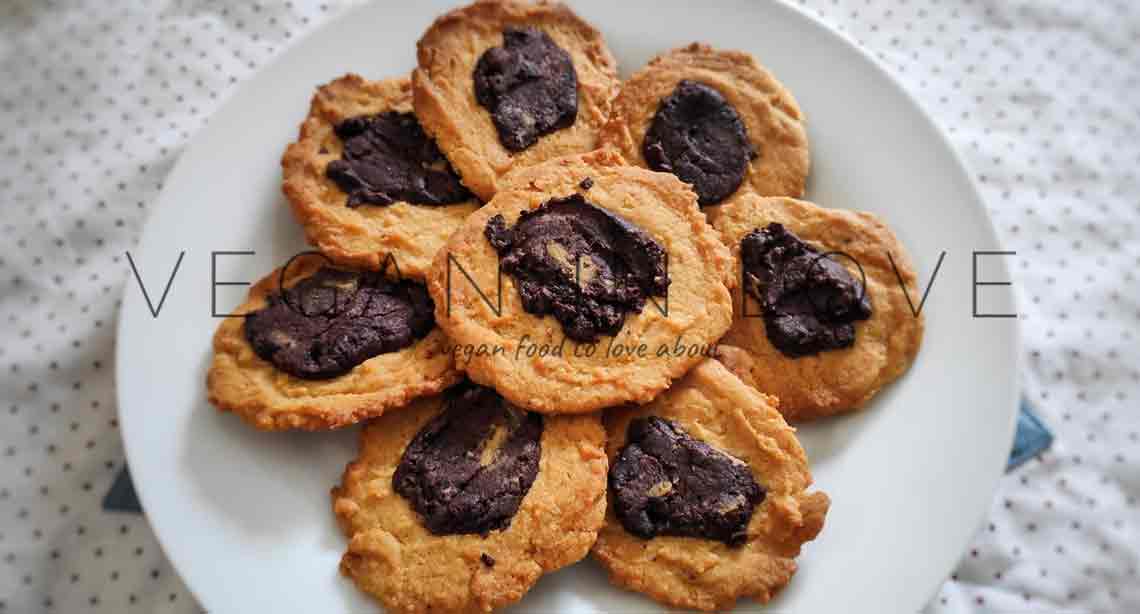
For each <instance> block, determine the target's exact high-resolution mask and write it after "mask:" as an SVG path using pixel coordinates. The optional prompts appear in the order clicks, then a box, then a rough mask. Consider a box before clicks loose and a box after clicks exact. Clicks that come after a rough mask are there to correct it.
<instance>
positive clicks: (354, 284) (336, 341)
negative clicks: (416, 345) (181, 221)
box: [245, 267, 435, 379]
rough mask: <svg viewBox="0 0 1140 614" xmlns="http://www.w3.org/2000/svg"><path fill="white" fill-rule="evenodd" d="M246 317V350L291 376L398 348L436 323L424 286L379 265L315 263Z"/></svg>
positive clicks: (320, 373)
mask: <svg viewBox="0 0 1140 614" xmlns="http://www.w3.org/2000/svg"><path fill="white" fill-rule="evenodd" d="M267 301H268V304H267V305H266V306H265V307H262V308H261V309H258V310H257V311H254V312H252V313H250V314H249V315H248V316H247V317H246V319H245V338H246V339H247V340H248V341H249V343H250V345H252V346H253V351H254V352H256V353H257V355H258V356H260V357H261V358H263V359H265V360H267V361H269V362H271V363H273V366H275V367H277V368H278V369H280V370H282V371H284V372H286V373H288V374H290V375H294V376H296V377H301V378H305V379H325V378H330V377H336V376H338V375H343V374H345V373H348V372H349V371H351V370H352V368H353V367H355V366H356V365H358V364H360V363H362V362H364V361H365V360H368V359H369V358H372V357H373V356H376V355H379V354H384V353H387V352H395V351H396V350H399V349H401V348H405V347H407V346H409V345H411V344H412V343H413V342H415V341H416V340H417V339H420V338H422V337H424V336H425V335H427V334H428V332H429V331H431V329H432V328H433V327H434V326H435V317H434V315H433V309H434V306H433V304H432V300H431V297H430V296H428V293H427V290H426V289H425V288H424V287H423V286H422V285H421V284H417V283H414V282H411V281H399V282H395V281H390V280H388V279H385V278H384V277H383V276H382V275H381V274H380V273H357V272H352V271H342V270H339V269H333V268H328V267H325V268H322V269H321V270H319V271H317V272H316V273H314V274H313V275H311V276H309V277H307V278H305V279H303V280H301V281H300V282H298V283H297V284H295V285H294V286H293V287H291V288H288V289H286V290H285V291H284V293H281V292H275V293H273V294H271V295H269V297H268V299H267Z"/></svg>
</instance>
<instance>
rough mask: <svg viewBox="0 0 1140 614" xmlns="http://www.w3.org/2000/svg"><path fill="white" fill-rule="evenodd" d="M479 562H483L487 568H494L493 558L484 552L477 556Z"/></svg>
mask: <svg viewBox="0 0 1140 614" xmlns="http://www.w3.org/2000/svg"><path fill="white" fill-rule="evenodd" d="M479 560H480V561H483V564H484V565H486V566H487V567H494V566H495V557H493V556H491V555H489V554H487V553H486V552H484V553H483V554H480V555H479Z"/></svg>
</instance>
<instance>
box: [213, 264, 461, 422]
mask: <svg viewBox="0 0 1140 614" xmlns="http://www.w3.org/2000/svg"><path fill="white" fill-rule="evenodd" d="M325 265H327V261H326V260H325V259H324V258H321V257H319V256H315V255H306V256H301V257H299V258H297V259H295V260H294V261H293V262H292V263H291V264H290V265H289V266H288V270H286V271H285V276H284V280H283V286H284V287H285V288H289V287H292V286H293V285H294V284H296V283H297V282H299V281H300V280H302V279H304V278H306V277H308V276H310V275H312V274H313V273H315V272H316V271H317V270H319V269H320V268H321V267H322V266H325ZM281 273H282V269H277V270H275V271H273V272H272V273H270V274H269V275H267V276H265V277H264V278H263V279H261V280H260V281H258V282H257V283H256V284H254V285H253V286H252V287H251V288H250V292H249V298H248V299H246V301H245V303H243V304H242V305H241V306H240V307H238V308H237V309H235V310H234V313H235V314H243V313H249V312H251V311H254V310H257V309H260V308H262V307H264V306H265V305H266V303H267V297H268V296H269V295H270V294H272V293H275V292H277V290H278V288H279V287H281V285H280V284H281V283H282V276H281ZM244 323H245V320H244V318H241V317H230V318H226V319H224V320H222V322H221V324H220V325H219V326H218V330H217V332H216V333H214V356H213V361H212V362H211V364H210V369H209V372H208V374H207V378H206V388H207V392H208V397H209V400H210V403H212V404H214V405H215V406H216V407H218V409H220V410H222V411H229V412H233V413H235V414H237V415H239V416H241V417H242V418H243V419H244V420H246V421H247V422H249V423H250V424H252V425H253V426H255V427H257V428H259V429H262V430H285V429H303V430H324V429H332V428H339V427H343V426H347V425H350V424H355V423H357V422H360V421H361V420H365V419H367V418H372V417H375V416H379V415H381V414H383V413H384V412H385V411H387V410H389V409H393V408H397V407H400V406H402V405H405V404H406V403H407V402H408V401H410V400H412V399H414V398H417V397H420V396H424V395H431V394H435V393H438V392H440V391H441V390H443V389H445V388H447V387H448V386H451V385H453V384H455V383H456V382H458V381H459V380H460V379H462V374H461V373H460V372H459V371H457V370H456V368H455V361H454V359H453V357H452V355H451V354H450V353H448V352H447V351H446V346H447V343H448V342H447V338H446V337H445V336H444V334H443V331H441V330H440V329H439V328H435V329H434V330H432V331H431V332H429V333H428V334H427V336H426V337H424V338H422V339H419V340H418V341H416V342H414V343H412V344H411V345H409V346H408V347H405V348H403V349H401V350H398V351H395V352H389V353H386V354H380V355H378V356H374V357H372V358H369V359H368V360H365V361H364V362H362V363H360V364H358V365H356V366H355V367H354V368H353V369H352V370H351V371H349V372H348V373H345V374H344V375H340V376H338V377H333V378H331V379H319V380H317V379H302V378H299V377H294V376H292V375H289V374H288V373H285V372H283V371H281V370H279V369H278V368H276V367H275V366H274V365H273V364H271V363H269V362H268V361H266V360H264V359H262V358H261V357H259V356H258V355H257V354H256V353H255V352H254V349H253V347H252V346H251V345H250V343H249V341H248V340H247V339H246V336H245V334H244V330H243V326H244Z"/></svg>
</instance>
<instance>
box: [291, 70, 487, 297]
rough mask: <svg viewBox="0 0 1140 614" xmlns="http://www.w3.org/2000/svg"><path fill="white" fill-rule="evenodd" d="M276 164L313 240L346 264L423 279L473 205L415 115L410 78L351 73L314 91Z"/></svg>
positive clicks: (298, 216)
mask: <svg viewBox="0 0 1140 614" xmlns="http://www.w3.org/2000/svg"><path fill="white" fill-rule="evenodd" d="M281 166H282V170H283V172H284V181H283V184H282V186H283V190H284V192H285V196H286V198H287V199H288V200H289V204H290V205H291V206H292V209H293V213H294V214H295V216H296V218H297V220H298V221H299V222H300V223H301V225H302V226H303V227H304V229H305V236H306V238H307V239H308V241H309V243H311V244H312V245H314V246H315V247H317V249H319V250H321V252H322V253H324V254H325V255H327V256H328V257H329V258H330V259H332V260H333V261H334V262H336V263H338V264H343V265H346V266H355V267H360V268H369V269H379V268H381V267H382V266H385V265H387V266H389V267H393V268H398V270H399V273H400V274H401V275H402V276H405V277H409V278H416V279H423V277H424V275H425V273H426V272H427V269H428V268H429V267H430V266H431V259H432V256H434V255H435V252H436V251H437V250H438V249H439V247H440V246H441V245H443V242H444V241H445V240H446V239H447V237H448V235H450V234H451V232H452V231H453V230H455V229H456V228H457V227H458V226H459V225H460V224H462V223H463V219H464V218H466V217H467V216H468V215H470V214H471V212H472V211H475V209H477V208H479V203H478V201H476V199H475V197H474V196H472V195H471V193H470V192H469V191H468V190H467V189H466V188H465V187H463V184H462V183H460V180H459V176H458V175H457V174H456V173H455V171H454V170H453V169H452V168H451V166H450V165H449V164H448V163H447V160H446V159H445V158H444V157H443V154H442V153H440V151H439V148H438V147H436V145H435V143H434V142H433V141H432V140H431V139H430V138H428V137H427V135H426V134H425V133H424V131H423V129H422V128H421V127H420V125H419V122H418V121H417V120H416V117H415V115H414V114H413V113H412V87H411V81H410V80H409V79H408V78H399V79H388V80H385V81H367V80H365V79H363V78H362V77H360V76H358V75H353V74H350V75H346V76H344V77H341V78H339V79H337V80H335V81H332V82H331V83H328V84H326V85H323V86H321V87H320V88H318V89H317V93H316V95H315V96H313V101H312V104H311V106H310V108H309V115H308V117H307V118H305V121H304V123H302V124H301V131H300V136H299V137H298V139H297V141H296V142H295V143H292V144H291V145H289V147H288V149H286V150H285V155H284V157H283V158H282V160H281Z"/></svg>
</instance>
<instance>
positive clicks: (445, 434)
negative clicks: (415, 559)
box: [392, 383, 543, 565]
mask: <svg viewBox="0 0 1140 614" xmlns="http://www.w3.org/2000/svg"><path fill="white" fill-rule="evenodd" d="M542 429H543V424H542V416H541V415H539V414H534V413H527V412H524V411H522V410H520V409H518V408H516V407H514V406H513V405H511V404H510V403H508V402H506V401H505V400H503V398H502V397H501V396H499V395H498V393H496V392H495V391H494V390H492V389H490V388H483V387H482V386H477V385H475V384H471V383H466V384H461V385H460V386H458V387H456V388H453V389H452V390H451V391H449V392H448V398H447V406H446V407H445V408H444V410H443V412H442V413H440V414H439V415H438V416H436V417H435V418H432V420H431V421H429V422H428V423H427V424H426V425H425V426H424V427H423V428H422V429H420V432H419V433H417V434H416V436H415V438H414V439H412V441H411V443H409V444H408V447H407V448H406V449H405V450H404V454H403V456H402V457H401V458H400V464H399V465H398V466H397V467H396V473H395V475H393V476H392V487H393V488H394V489H395V491H396V492H397V493H398V494H399V495H400V496H402V497H404V498H405V499H407V500H408V502H409V503H410V504H411V505H412V508H414V509H415V510H416V512H417V513H419V515H420V516H421V517H422V518H423V522H424V525H425V526H426V527H427V528H428V530H429V531H431V532H432V533H433V534H435V535H457V534H466V533H479V534H483V535H486V534H487V533H490V532H491V531H494V530H497V529H505V528H507V527H509V526H510V524H511V519H512V518H513V517H514V515H515V513H516V512H518V509H519V505H520V504H521V503H522V500H523V498H524V497H526V494H527V492H528V491H530V487H531V485H532V484H534V480H535V478H536V477H537V476H538V461H539V457H540V456H541V454H542V446H541V439H542ZM484 556H486V555H484ZM493 564H494V562H493V561H492V562H491V563H490V565H493Z"/></svg>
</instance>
